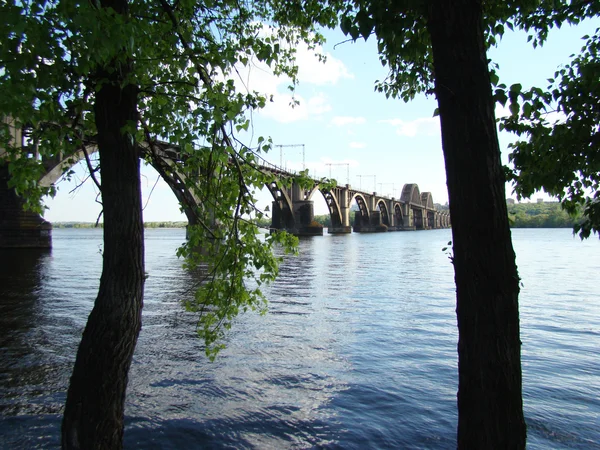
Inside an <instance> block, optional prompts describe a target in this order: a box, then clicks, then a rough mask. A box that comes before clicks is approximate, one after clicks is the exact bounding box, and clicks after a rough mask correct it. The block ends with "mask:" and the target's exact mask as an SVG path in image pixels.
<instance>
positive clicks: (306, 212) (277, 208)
mask: <svg viewBox="0 0 600 450" xmlns="http://www.w3.org/2000/svg"><path fill="white" fill-rule="evenodd" d="M278 175H279V176H285V177H292V176H293V174H290V173H284V172H279V173H278ZM313 181H314V185H313V186H312V187H311V188H310V189H302V188H301V187H300V186H299V185H298V184H297V183H295V182H292V184H291V186H290V187H287V188H286V187H283V186H284V183H277V182H273V183H271V185H270V186H269V190H270V191H271V193H272V195H273V198H274V201H273V221H272V225H271V226H272V228H274V229H284V230H286V231H289V232H291V233H293V234H296V235H314V234H322V233H323V231H322V227H321V226H320V225H319V224H316V223H315V222H314V207H313V203H314V202H313V200H312V198H313V196H314V195H316V194H317V192H319V193H320V195H322V196H323V198H324V199H325V202H326V204H327V208H328V209H329V215H330V217H331V226H330V227H329V228H328V232H329V233H332V234H344V233H351V232H352V231H354V232H362V233H364V232H367V233H369V232H383V231H408V230H428V229H435V228H448V227H450V215H449V213H448V211H439V210H437V209H436V208H435V206H434V203H433V197H432V195H431V193H430V192H423V193H421V192H420V190H419V186H417V184H415V183H408V184H405V185H404V188H403V189H402V194H401V196H400V198H393V197H387V196H382V195H378V194H377V193H376V192H366V191H362V190H358V189H354V188H352V186H350V185H345V186H335V187H329V186H328V185H321V184H320V182H319V181H318V180H313ZM351 210H354V211H355V213H354V222H353V223H351V214H350V212H351Z"/></svg>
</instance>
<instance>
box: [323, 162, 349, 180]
mask: <svg viewBox="0 0 600 450" xmlns="http://www.w3.org/2000/svg"><path fill="white" fill-rule="evenodd" d="M325 165H326V166H329V179H331V166H346V184H350V163H325Z"/></svg>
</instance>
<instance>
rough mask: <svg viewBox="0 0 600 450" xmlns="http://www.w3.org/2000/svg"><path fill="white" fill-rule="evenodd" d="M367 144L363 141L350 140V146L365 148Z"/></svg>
mask: <svg viewBox="0 0 600 450" xmlns="http://www.w3.org/2000/svg"><path fill="white" fill-rule="evenodd" d="M366 146H367V144H365V143H364V142H350V148H365V147H366Z"/></svg>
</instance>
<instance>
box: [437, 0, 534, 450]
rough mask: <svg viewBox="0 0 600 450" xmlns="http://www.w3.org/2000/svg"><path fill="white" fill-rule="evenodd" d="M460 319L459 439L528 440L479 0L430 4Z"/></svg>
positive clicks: (516, 443) (472, 443)
mask: <svg viewBox="0 0 600 450" xmlns="http://www.w3.org/2000/svg"><path fill="white" fill-rule="evenodd" d="M428 29H429V32H430V35H431V40H432V47H433V57H434V71H435V92H436V96H437V100H438V104H439V111H440V118H441V124H442V145H443V149H444V158H445V162H446V174H447V184H448V194H449V199H450V216H451V219H452V237H453V250H454V270H455V281H456V298H457V304H456V313H457V319H458V331H459V341H458V376H459V381H458V447H459V448H464V449H483V448H485V449H493V448H497V449H509V448H510V449H514V448H525V438H526V427H525V421H524V418H523V400H522V396H521V351H520V345H521V342H520V339H519V312H518V294H519V277H518V274H517V268H516V264H515V253H514V251H513V247H512V242H511V237H510V229H509V224H508V217H507V210H506V199H505V187H504V185H505V179H504V175H503V170H502V164H501V162H500V149H499V144H498V136H497V132H496V124H495V120H494V101H493V97H492V92H491V84H490V77H489V72H488V63H487V56H486V49H485V45H484V38H483V20H482V7H481V1H478V0H437V1H432V2H430V3H429V8H428Z"/></svg>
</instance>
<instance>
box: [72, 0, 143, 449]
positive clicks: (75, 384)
mask: <svg viewBox="0 0 600 450" xmlns="http://www.w3.org/2000/svg"><path fill="white" fill-rule="evenodd" d="M109 3H110V5H109V6H112V7H113V8H114V9H115V11H117V12H120V13H124V11H125V8H126V4H127V2H126V1H125V0H122V1H119V0H117V1H112V2H109ZM103 6H107V5H104V4H103ZM129 70H130V67H128V66H127V64H123V63H121V64H119V66H118V68H117V70H113V71H105V70H103V69H100V70H99V71H98V74H97V75H98V78H99V79H105V80H106V79H108V80H109V81H108V82H107V83H105V84H103V85H102V87H101V88H100V90H99V91H98V92H97V93H96V99H95V107H94V112H95V118H96V126H97V131H98V150H99V154H100V166H101V169H102V202H103V208H104V253H103V257H104V258H103V266H102V277H101V279H100V288H99V291H98V297H97V298H96V301H95V303H94V308H93V309H92V312H91V314H90V316H89V318H88V322H87V325H86V327H85V331H84V332H83V337H82V339H81V343H80V345H79V350H78V352H77V359H76V361H75V366H74V369H73V374H72V376H71V382H70V385H69V390H68V394H67V403H66V406H65V412H64V417H63V423H62V445H63V448H65V449H86V450H88V449H100V448H102V449H118V448H121V447H122V440H123V410H124V403H125V391H126V388H127V374H128V371H129V367H130V365H131V360H132V357H133V351H134V349H135V345H136V343H137V338H138V335H139V332H140V329H141V323H142V303H143V297H142V296H143V288H144V231H143V230H144V229H143V222H142V205H141V192H140V162H139V154H138V149H137V146H136V144H135V142H134V140H133V138H132V136H131V135H130V134H126V133H124V132H123V131H122V129H123V127H124V126H125V125H127V124H131V123H136V122H137V88H136V87H135V86H132V85H128V86H126V87H124V88H122V87H120V83H119V81H120V80H121V79H123V78H124V77H126V76H127V73H128V71H129Z"/></svg>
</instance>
